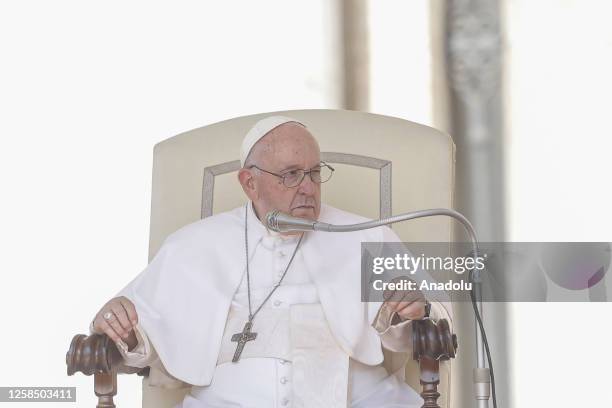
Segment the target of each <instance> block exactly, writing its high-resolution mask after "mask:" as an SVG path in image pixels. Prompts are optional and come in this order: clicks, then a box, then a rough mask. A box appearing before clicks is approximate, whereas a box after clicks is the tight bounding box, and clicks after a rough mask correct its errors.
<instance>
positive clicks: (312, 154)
mask: <svg viewBox="0 0 612 408" xmlns="http://www.w3.org/2000/svg"><path fill="white" fill-rule="evenodd" d="M320 161H321V157H320V151H319V145H318V143H317V141H316V140H315V139H314V137H313V136H312V135H311V134H310V132H308V130H306V128H304V127H303V126H301V125H299V124H296V123H286V124H283V125H281V126H279V127H277V128H275V129H274V130H272V131H271V132H270V133H268V134H267V135H266V136H264V137H263V138H262V139H261V140H260V141H259V142H257V144H256V145H255V146H254V147H253V150H252V151H251V156H250V160H248V161H247V166H246V167H248V163H249V162H251V163H252V164H254V165H256V166H257V167H260V168H261V169H264V170H267V171H270V172H272V173H276V174H281V175H284V174H289V173H291V171H295V170H300V169H302V170H309V169H311V168H313V167H316V166H318V165H319V163H320ZM250 171H251V172H252V173H251V174H252V176H253V184H254V190H255V191H254V194H252V195H251V194H249V197H250V198H251V199H252V200H253V205H254V207H255V210H256V211H257V214H258V216H259V217H260V219H263V217H265V215H266V214H267V213H268V212H269V211H272V210H280V211H282V212H285V213H287V214H290V215H293V216H296V217H302V218H308V219H312V220H316V219H318V218H319V213H320V210H321V185H320V184H317V183H313V182H312V180H311V179H310V176H309V175H306V176H305V177H304V179H303V180H302V182H301V183H300V184H299V185H298V186H296V187H287V186H285V185H284V184H283V180H282V179H281V178H279V177H276V176H274V175H272V174H268V173H266V172H263V171H260V170H258V169H256V168H252V169H251V170H250Z"/></svg>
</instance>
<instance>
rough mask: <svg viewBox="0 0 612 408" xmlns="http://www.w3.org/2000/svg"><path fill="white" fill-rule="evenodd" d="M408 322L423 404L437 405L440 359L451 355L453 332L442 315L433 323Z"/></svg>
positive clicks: (454, 346) (454, 347) (454, 343)
mask: <svg viewBox="0 0 612 408" xmlns="http://www.w3.org/2000/svg"><path fill="white" fill-rule="evenodd" d="M412 324H413V327H412V347H413V349H412V350H413V351H412V358H413V359H414V360H417V361H418V362H419V367H420V372H421V379H420V382H421V385H422V386H423V391H422V392H421V397H423V400H424V401H425V403H424V404H423V407H424V408H440V407H439V405H438V397H440V393H439V392H438V384H439V383H440V361H445V360H450V359H451V358H455V353H456V352H457V336H456V335H455V334H453V333H451V331H450V327H449V324H448V321H447V320H446V319H440V320H439V321H438V322H437V323H436V322H434V321H433V320H431V319H424V320H415V321H413V322H412ZM449 397H450V396H449Z"/></svg>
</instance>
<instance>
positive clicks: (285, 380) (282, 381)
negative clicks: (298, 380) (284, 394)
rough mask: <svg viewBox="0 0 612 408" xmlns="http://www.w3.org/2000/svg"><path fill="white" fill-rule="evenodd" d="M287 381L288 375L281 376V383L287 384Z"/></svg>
mask: <svg viewBox="0 0 612 408" xmlns="http://www.w3.org/2000/svg"><path fill="white" fill-rule="evenodd" d="M287 381H289V380H287V377H281V379H280V382H281V384H287Z"/></svg>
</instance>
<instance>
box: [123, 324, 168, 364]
mask: <svg viewBox="0 0 612 408" xmlns="http://www.w3.org/2000/svg"><path fill="white" fill-rule="evenodd" d="M134 333H135V334H136V339H137V340H138V343H137V344H136V347H134V348H133V349H132V350H131V351H128V346H127V344H125V342H124V341H123V340H119V342H118V343H117V349H118V350H119V353H121V356H122V357H123V362H124V364H125V365H127V366H130V367H138V368H144V367H148V366H150V365H151V364H152V363H153V362H154V361H155V360H158V359H159V357H158V356H157V353H156V352H155V349H154V348H153V347H151V343H150V342H149V338H148V337H147V334H146V333H145V332H144V330H143V329H142V327H140V324H137V325H136V327H135V328H134Z"/></svg>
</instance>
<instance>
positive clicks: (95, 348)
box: [66, 334, 149, 408]
mask: <svg viewBox="0 0 612 408" xmlns="http://www.w3.org/2000/svg"><path fill="white" fill-rule="evenodd" d="M66 366H67V371H68V375H73V374H75V373H77V372H81V373H83V374H85V375H92V374H93V376H94V392H95V394H96V396H97V397H98V405H96V407H98V408H115V403H114V402H113V396H115V395H116V394H117V373H122V374H133V373H137V374H138V375H144V376H146V375H148V374H149V367H146V368H137V367H130V366H126V365H124V364H123V357H122V356H121V353H119V350H117V346H116V345H115V343H114V342H113V341H112V340H111V339H110V338H109V337H108V336H107V335H105V334H92V335H90V336H86V335H84V334H77V335H76V336H74V337H73V338H72V342H71V343H70V348H69V349H68V352H67V353H66Z"/></svg>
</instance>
